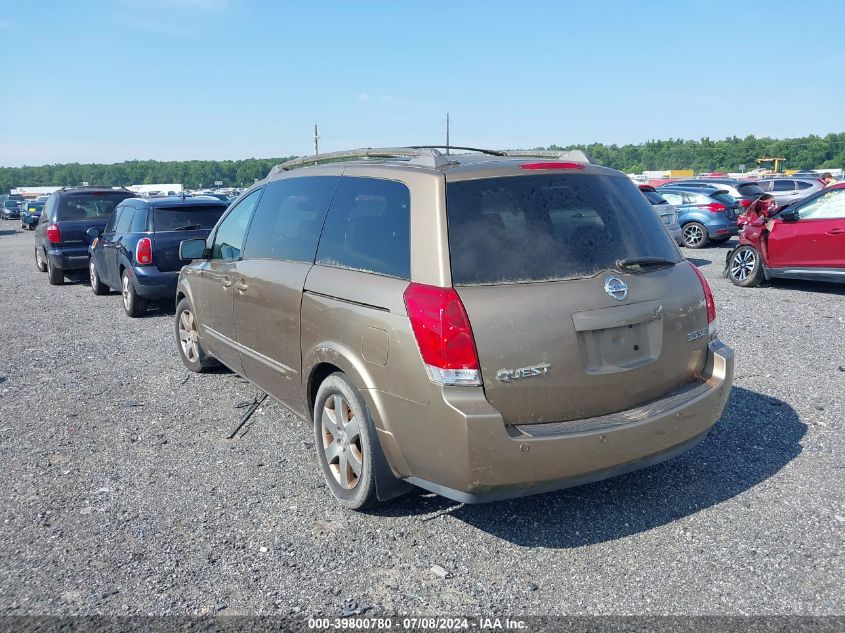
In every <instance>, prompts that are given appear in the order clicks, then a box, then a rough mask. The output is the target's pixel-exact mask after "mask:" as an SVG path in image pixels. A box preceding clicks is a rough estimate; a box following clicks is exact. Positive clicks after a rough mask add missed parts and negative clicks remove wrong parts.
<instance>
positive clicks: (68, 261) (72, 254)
mask: <svg viewBox="0 0 845 633" xmlns="http://www.w3.org/2000/svg"><path fill="white" fill-rule="evenodd" d="M79 250H80V249H74V250H70V251H69V250H66V249H56V248H48V249H47V258H48V259H49V260H50V263H51V264H52V265H53V268H58V269H59V270H83V269H84V270H87V269H88V252H87V249H84V250H83V251H82V252H81V253H80V252H79Z"/></svg>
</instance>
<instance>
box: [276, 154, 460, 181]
mask: <svg viewBox="0 0 845 633" xmlns="http://www.w3.org/2000/svg"><path fill="white" fill-rule="evenodd" d="M355 158H407V159H408V162H409V163H411V164H413V165H421V166H423V167H435V168H436V167H443V166H445V165H449V164H451V163H453V162H454V161H452V160H451V159H450V158H448V157H446V156H444V155H443V154H441V153H440V152H439V151H437V149H435V148H433V147H388V148H373V147H362V148H360V149H350V150H346V151H343V152H329V153H328V154H313V155H312V156H303V157H302V158H294V159H292V160H289V161H285V162H284V163H281V164H279V165H276V166H275V167H273V168H272V169H271V170H270V173H269V174H267V175H268V176H272V175H273V174H277V173H279V172H282V171H290V170H291V169H296V168H297V167H304V166H306V165H320V164H322V163H332V162H338V161H342V160H351V159H355Z"/></svg>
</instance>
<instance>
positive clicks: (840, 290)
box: [755, 279, 845, 296]
mask: <svg viewBox="0 0 845 633" xmlns="http://www.w3.org/2000/svg"><path fill="white" fill-rule="evenodd" d="M767 285H768V286H770V287H772V288H782V289H784V290H798V291H801V292H809V293H819V294H825V295H843V296H845V284H837V283H834V282H824V281H798V280H795V281H793V280H791V279H774V280H772V281H769V282H767ZM755 290H756V288H755Z"/></svg>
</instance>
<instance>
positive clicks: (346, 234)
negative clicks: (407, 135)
mask: <svg viewBox="0 0 845 633" xmlns="http://www.w3.org/2000/svg"><path fill="white" fill-rule="evenodd" d="M632 186H633V185H632ZM641 197H642V196H641ZM643 203H644V204H645V200H643ZM410 217H411V195H410V192H409V191H408V187H407V186H405V185H404V184H402V183H401V182H397V181H394V180H383V179H378V178H357V177H351V176H344V177H342V178H341V179H340V184H339V185H338V188H337V191H336V192H335V195H334V198H333V199H332V203H331V206H330V207H329V212H328V215H327V217H326V223H325V226H324V227H323V233H322V236H321V237H320V244H319V246H318V247H317V259H316V262H317V263H318V264H322V265H324V266H335V267H338V268H349V269H352V270H360V271H363V272H368V273H375V274H377V275H386V276H388V277H397V278H399V279H410V277H411V249H410V235H409V233H410Z"/></svg>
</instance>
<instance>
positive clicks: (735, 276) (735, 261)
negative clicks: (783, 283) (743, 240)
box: [728, 246, 763, 288]
mask: <svg viewBox="0 0 845 633" xmlns="http://www.w3.org/2000/svg"><path fill="white" fill-rule="evenodd" d="M728 279H730V280H731V281H732V282H733V284H734V285H735V286H740V287H741V288H751V287H754V286H759V285H760V283H761V282H762V281H763V262H762V260H761V259H760V253H758V252H757V249H756V248H754V247H753V246H740V247H738V248H736V249H735V250H734V251H733V252H732V253H731V254H730V257H729V259H728Z"/></svg>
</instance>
